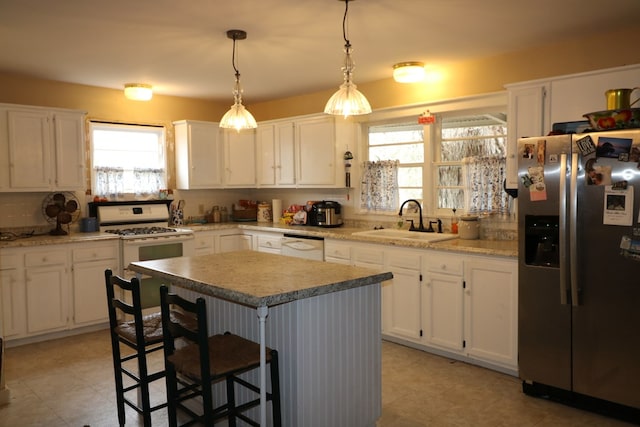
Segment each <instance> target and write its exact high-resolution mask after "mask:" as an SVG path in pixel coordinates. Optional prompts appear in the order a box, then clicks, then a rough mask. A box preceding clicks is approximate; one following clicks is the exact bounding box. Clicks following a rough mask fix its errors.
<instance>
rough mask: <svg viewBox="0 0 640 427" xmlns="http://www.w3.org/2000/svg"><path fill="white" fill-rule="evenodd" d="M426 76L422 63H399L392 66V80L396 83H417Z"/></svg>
mask: <svg viewBox="0 0 640 427" xmlns="http://www.w3.org/2000/svg"><path fill="white" fill-rule="evenodd" d="M425 75H426V72H425V69H424V62H417V61H411V62H400V63H398V64H395V65H394V66H393V79H394V80H395V81H397V82H398V83H417V82H421V81H422V80H424V76H425Z"/></svg>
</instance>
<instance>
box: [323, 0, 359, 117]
mask: <svg viewBox="0 0 640 427" xmlns="http://www.w3.org/2000/svg"><path fill="white" fill-rule="evenodd" d="M344 1H345V11H344V18H343V20H342V35H343V37H344V41H345V45H344V65H343V66H342V73H343V74H344V82H343V83H342V84H341V85H340V88H339V89H338V91H337V92H336V93H334V94H333V95H332V96H331V98H329V101H327V104H326V105H325V107H324V112H325V113H327V114H332V115H334V116H344V117H345V118H346V117H347V116H357V115H360V114H369V113H371V105H370V104H369V101H367V98H366V97H365V96H364V95H363V94H362V92H360V91H359V90H358V88H357V86H356V85H355V83H353V81H352V80H351V76H352V75H353V70H354V69H355V63H354V62H353V59H352V58H351V52H352V49H351V43H350V42H349V39H347V33H346V20H347V12H348V11H349V0H344Z"/></svg>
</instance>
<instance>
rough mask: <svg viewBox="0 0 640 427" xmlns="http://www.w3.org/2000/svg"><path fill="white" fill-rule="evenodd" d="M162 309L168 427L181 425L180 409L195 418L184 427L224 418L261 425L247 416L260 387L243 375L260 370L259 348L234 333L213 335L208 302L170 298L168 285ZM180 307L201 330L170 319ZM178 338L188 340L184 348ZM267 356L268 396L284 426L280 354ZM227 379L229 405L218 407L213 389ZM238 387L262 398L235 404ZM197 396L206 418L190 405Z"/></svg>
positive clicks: (275, 416) (276, 422) (277, 420)
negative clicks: (269, 386)
mask: <svg viewBox="0 0 640 427" xmlns="http://www.w3.org/2000/svg"><path fill="white" fill-rule="evenodd" d="M160 307H161V310H162V326H163V329H164V354H165V369H166V382H167V399H168V415H169V426H170V427H177V426H178V419H177V416H178V413H177V411H178V409H180V410H181V412H184V413H186V414H187V415H188V416H189V417H191V419H190V421H188V422H187V423H185V424H181V427H184V426H189V425H192V424H194V423H197V422H201V423H203V424H204V425H205V426H208V427H210V426H213V425H214V424H215V423H216V422H217V421H219V420H222V419H227V421H228V425H229V426H230V427H235V426H236V419H240V420H242V421H244V422H246V423H247V424H249V425H252V426H259V425H260V424H259V423H258V422H256V421H254V420H252V419H250V418H249V417H248V416H247V415H245V414H244V413H245V412H246V411H248V410H249V409H251V408H254V407H257V406H259V405H260V398H259V393H260V388H259V387H257V386H255V385H253V384H251V383H249V382H248V381H246V380H244V379H242V378H240V377H239V376H238V375H239V374H241V373H244V372H248V371H251V370H254V369H259V368H260V345H259V344H258V343H256V342H254V341H250V340H247V339H245V338H242V337H240V336H238V335H234V334H231V333H230V332H225V333H224V334H217V335H213V336H209V335H208V327H207V314H206V305H205V301H204V299H203V298H198V299H197V300H196V301H195V303H194V302H191V301H187V300H185V299H183V298H181V297H180V296H178V295H175V294H170V293H169V291H168V289H167V287H166V286H161V287H160ZM178 307H179V308H180V309H181V310H183V311H184V312H185V313H191V314H194V315H195V320H196V322H197V328H196V329H189V328H185V327H184V324H182V325H181V324H179V323H177V322H175V320H173V319H171V318H170V316H169V313H170V308H174V309H177V308H178ZM178 340H182V341H183V342H182V343H181V344H182V346H180V344H179V343H178ZM176 344H178V345H176ZM266 352H267V354H266V356H267V363H268V364H269V368H270V376H271V392H270V393H267V401H271V405H272V413H273V425H274V426H280V425H281V423H282V421H281V418H282V416H281V410H280V380H279V372H278V352H277V351H276V350H271V349H269V348H267V350H266ZM223 380H224V381H225V382H226V394H227V396H226V397H227V399H226V403H225V404H222V405H220V406H218V407H216V408H214V402H213V398H214V396H213V391H212V385H213V384H214V383H217V382H220V381H223ZM236 384H238V385H240V386H242V387H245V388H247V389H248V390H251V391H252V392H254V393H256V394H258V397H257V398H256V399H253V400H250V401H249V402H246V403H243V404H241V405H236V399H235V385H236ZM198 396H200V397H201V398H202V414H198V413H196V412H195V411H194V410H193V409H191V408H189V407H188V406H187V405H186V404H185V403H186V401H188V400H191V399H193V398H194V397H198Z"/></svg>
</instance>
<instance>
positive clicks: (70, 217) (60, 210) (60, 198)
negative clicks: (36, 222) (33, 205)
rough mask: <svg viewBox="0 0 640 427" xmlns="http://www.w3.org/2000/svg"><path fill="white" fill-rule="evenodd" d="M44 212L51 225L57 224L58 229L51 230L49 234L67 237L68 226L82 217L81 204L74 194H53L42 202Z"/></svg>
mask: <svg viewBox="0 0 640 427" xmlns="http://www.w3.org/2000/svg"><path fill="white" fill-rule="evenodd" d="M42 212H43V214H44V217H45V218H46V219H47V221H48V222H49V223H50V224H54V223H55V224H56V228H54V229H53V230H51V231H50V232H49V234H51V235H52V236H66V235H67V234H69V231H68V230H69V226H68V225H69V224H71V223H73V222H75V221H77V220H78V218H79V217H80V203H78V199H77V198H76V196H75V195H74V194H73V193H70V192H61V193H60V192H59V193H51V194H49V195H47V196H46V197H45V198H44V201H43V202H42ZM63 224H66V225H67V231H65V230H63V229H62V225H63Z"/></svg>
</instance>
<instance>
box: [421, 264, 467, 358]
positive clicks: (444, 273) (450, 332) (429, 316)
mask: <svg viewBox="0 0 640 427" xmlns="http://www.w3.org/2000/svg"><path fill="white" fill-rule="evenodd" d="M424 259H425V260H424V269H425V274H424V281H423V287H422V291H423V292H422V340H423V342H424V343H425V344H427V345H430V346H435V347H439V348H443V349H447V350H453V351H462V349H463V347H464V319H463V287H464V280H463V278H462V273H463V269H462V265H463V260H462V257H461V256H456V255H448V254H447V255H444V254H438V253H436V252H429V253H428V254H426V255H425V257H424Z"/></svg>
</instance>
